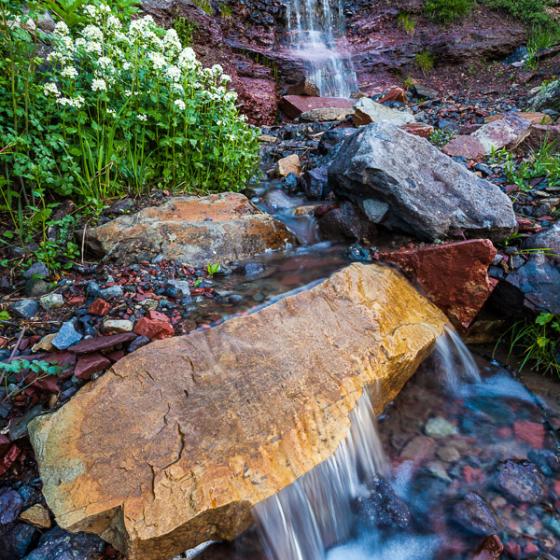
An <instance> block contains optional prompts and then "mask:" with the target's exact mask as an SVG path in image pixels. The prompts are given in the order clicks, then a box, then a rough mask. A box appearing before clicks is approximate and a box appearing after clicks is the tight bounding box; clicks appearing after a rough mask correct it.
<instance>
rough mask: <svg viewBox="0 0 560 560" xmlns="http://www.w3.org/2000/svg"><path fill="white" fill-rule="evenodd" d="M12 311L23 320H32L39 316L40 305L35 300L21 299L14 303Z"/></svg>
mask: <svg viewBox="0 0 560 560" xmlns="http://www.w3.org/2000/svg"><path fill="white" fill-rule="evenodd" d="M10 309H11V310H12V311H13V312H14V313H15V314H16V315H17V316H18V317H20V318H21V319H31V318H32V317H35V315H37V312H38V311H39V304H38V303H37V302H36V301H35V300H34V299H21V300H20V301H16V302H15V303H12V305H10Z"/></svg>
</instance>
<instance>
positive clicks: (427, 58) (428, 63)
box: [415, 51, 435, 75]
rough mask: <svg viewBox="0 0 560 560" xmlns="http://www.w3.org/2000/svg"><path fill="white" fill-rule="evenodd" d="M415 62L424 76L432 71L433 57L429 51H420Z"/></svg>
mask: <svg viewBox="0 0 560 560" xmlns="http://www.w3.org/2000/svg"><path fill="white" fill-rule="evenodd" d="M415 62H416V65H417V66H418V68H420V70H422V72H423V73H424V75H427V74H429V73H430V72H431V71H432V70H433V69H434V64H435V62H434V57H433V55H432V53H431V52H430V51H421V52H419V53H417V54H416V56H415Z"/></svg>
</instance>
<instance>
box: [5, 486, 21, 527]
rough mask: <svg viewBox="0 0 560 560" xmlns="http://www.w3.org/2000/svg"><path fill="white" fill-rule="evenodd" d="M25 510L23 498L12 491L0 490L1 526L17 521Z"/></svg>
mask: <svg viewBox="0 0 560 560" xmlns="http://www.w3.org/2000/svg"><path fill="white" fill-rule="evenodd" d="M22 509H23V498H22V497H21V496H20V495H19V494H18V492H16V491H15V490H11V489H3V490H0V525H7V524H8V523H12V522H13V521H15V520H16V519H17V518H18V516H19V514H20V513H21V510H22Z"/></svg>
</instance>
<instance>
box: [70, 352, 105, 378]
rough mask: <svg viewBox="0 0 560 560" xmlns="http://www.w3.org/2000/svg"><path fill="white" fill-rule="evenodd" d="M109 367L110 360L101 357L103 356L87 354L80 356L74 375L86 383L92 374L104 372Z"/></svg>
mask: <svg viewBox="0 0 560 560" xmlns="http://www.w3.org/2000/svg"><path fill="white" fill-rule="evenodd" d="M111 365H112V362H111V360H109V359H108V358H106V357H105V356H103V354H99V353H95V354H87V355H86V356H80V358H79V359H78V363H77V364H76V369H75V370H74V375H75V376H76V377H77V378H78V379H82V380H83V381H88V380H89V379H90V378H91V376H92V375H93V374H94V373H98V372H100V371H103V370H106V369H107V368H109V367H111Z"/></svg>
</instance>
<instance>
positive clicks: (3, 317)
mask: <svg viewBox="0 0 560 560" xmlns="http://www.w3.org/2000/svg"><path fill="white" fill-rule="evenodd" d="M11 318H12V317H11V315H10V313H9V311H6V310H5V309H3V310H2V311H0V321H9V320H10V319H11Z"/></svg>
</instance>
